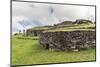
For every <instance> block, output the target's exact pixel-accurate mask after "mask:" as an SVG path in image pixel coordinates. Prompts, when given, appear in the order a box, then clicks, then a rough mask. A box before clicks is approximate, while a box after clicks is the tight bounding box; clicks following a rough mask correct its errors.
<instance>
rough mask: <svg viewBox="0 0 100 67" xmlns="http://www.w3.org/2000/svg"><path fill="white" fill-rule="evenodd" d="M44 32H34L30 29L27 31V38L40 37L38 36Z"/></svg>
mask: <svg viewBox="0 0 100 67" xmlns="http://www.w3.org/2000/svg"><path fill="white" fill-rule="evenodd" d="M42 31H43V30H32V29H28V30H27V31H26V36H38V34H40V33H41V32H42Z"/></svg>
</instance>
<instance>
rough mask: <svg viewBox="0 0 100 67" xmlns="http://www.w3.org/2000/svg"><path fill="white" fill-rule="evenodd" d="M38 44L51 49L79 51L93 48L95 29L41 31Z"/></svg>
mask: <svg viewBox="0 0 100 67" xmlns="http://www.w3.org/2000/svg"><path fill="white" fill-rule="evenodd" d="M39 38H40V39H39V41H40V45H41V46H42V47H43V48H45V49H49V50H51V51H61V50H62V51H80V50H81V49H89V48H95V40H96V34H95V31H69V32H64V31H63V32H61V31H57V32H43V33H41V34H40V35H39Z"/></svg>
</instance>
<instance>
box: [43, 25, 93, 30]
mask: <svg viewBox="0 0 100 67" xmlns="http://www.w3.org/2000/svg"><path fill="white" fill-rule="evenodd" d="M76 30H80V31H95V24H69V25H60V26H57V27H56V28H54V29H50V30H45V31H44V32H56V31H76Z"/></svg>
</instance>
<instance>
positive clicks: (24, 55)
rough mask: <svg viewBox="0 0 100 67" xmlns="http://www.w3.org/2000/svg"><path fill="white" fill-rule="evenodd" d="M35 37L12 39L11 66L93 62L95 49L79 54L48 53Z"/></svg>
mask: <svg viewBox="0 0 100 67" xmlns="http://www.w3.org/2000/svg"><path fill="white" fill-rule="evenodd" d="M36 38H37V37H33V38H30V37H28V39H27V37H25V39H24V37H23V38H18V37H12V64H13V65H26V64H45V63H60V62H78V61H95V60H96V59H95V49H90V50H83V51H80V52H63V51H61V52H55V51H48V50H46V49H43V48H41V47H40V46H39V42H38V39H36Z"/></svg>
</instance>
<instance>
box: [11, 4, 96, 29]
mask: <svg viewBox="0 0 100 67" xmlns="http://www.w3.org/2000/svg"><path fill="white" fill-rule="evenodd" d="M12 17H13V18H12V20H13V22H12V23H13V24H14V25H13V26H14V27H16V28H21V25H19V26H18V24H17V23H18V21H19V20H24V19H25V20H26V19H27V20H28V21H30V22H31V23H34V24H33V25H35V23H37V22H38V23H39V24H41V25H52V24H55V23H59V22H60V21H64V20H72V21H73V20H76V19H90V20H92V21H95V7H90V6H78V5H59V4H44V3H29V2H12ZM35 21H36V22H35ZM27 27H30V26H27ZM27 27H26V28H27Z"/></svg>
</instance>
